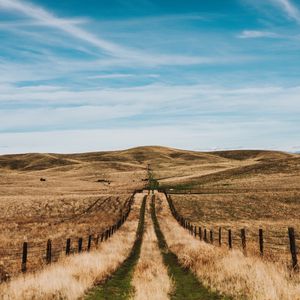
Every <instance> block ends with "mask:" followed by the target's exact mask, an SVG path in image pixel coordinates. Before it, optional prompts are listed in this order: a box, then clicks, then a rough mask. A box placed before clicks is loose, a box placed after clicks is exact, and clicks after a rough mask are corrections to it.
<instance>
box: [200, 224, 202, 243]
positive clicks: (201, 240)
mask: <svg viewBox="0 0 300 300" xmlns="http://www.w3.org/2000/svg"><path fill="white" fill-rule="evenodd" d="M199 239H200V241H202V228H201V227H199Z"/></svg>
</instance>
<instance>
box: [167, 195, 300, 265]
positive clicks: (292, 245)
mask: <svg viewBox="0 0 300 300" xmlns="http://www.w3.org/2000/svg"><path fill="white" fill-rule="evenodd" d="M164 194H165V196H166V199H167V201H168V204H169V207H170V210H171V213H172V215H173V217H174V218H175V219H176V220H177V222H178V223H179V224H180V225H181V226H182V227H183V228H185V229H186V230H188V231H189V233H190V234H191V235H193V236H195V237H198V238H199V239H200V240H203V241H204V242H207V243H211V244H217V245H218V246H222V243H223V241H224V237H223V232H224V229H223V228H222V227H219V228H218V230H217V234H216V235H215V232H214V231H213V230H212V229H207V228H206V227H203V226H202V227H201V226H194V225H192V224H191V223H190V222H189V221H188V220H187V219H185V218H184V217H183V216H182V215H180V214H179V213H178V211H177V210H176V208H175V206H174V204H173V201H172V198H171V196H170V195H168V194H167V193H166V192H164ZM226 232H227V234H226V238H227V241H226V244H227V246H228V248H229V249H230V250H231V249H232V248H233V242H234V239H233V232H232V229H231V228H227V229H226ZM287 237H288V245H287V246H288V248H289V252H290V259H291V263H290V267H291V269H292V270H293V271H299V264H298V258H297V245H296V233H295V229H294V228H293V227H288V230H287ZM215 238H216V239H215ZM239 242H240V246H241V248H242V251H243V252H244V254H245V255H247V235H246V229H245V228H242V229H240V232H239ZM257 247H258V250H259V254H260V256H261V257H263V256H264V255H265V239H264V231H263V229H262V228H259V229H258V232H257Z"/></svg>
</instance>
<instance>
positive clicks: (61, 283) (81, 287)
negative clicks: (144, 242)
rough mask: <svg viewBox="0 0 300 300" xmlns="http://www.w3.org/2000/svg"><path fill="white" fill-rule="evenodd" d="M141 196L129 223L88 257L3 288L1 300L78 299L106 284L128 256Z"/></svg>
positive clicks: (68, 260)
mask: <svg viewBox="0 0 300 300" xmlns="http://www.w3.org/2000/svg"><path fill="white" fill-rule="evenodd" d="M142 197H143V194H137V196H136V197H135V203H134V205H133V208H132V211H131V213H130V215H129V218H128V220H127V221H126V222H125V223H124V225H123V226H122V227H121V228H120V229H119V230H118V231H117V233H116V234H115V235H113V237H111V238H110V239H109V240H107V241H106V242H103V243H101V244H100V245H99V248H98V249H97V250H95V251H92V252H90V253H83V254H77V255H73V256H70V257H67V258H64V259H62V260H60V261H59V262H57V263H56V264H54V265H51V266H48V267H46V268H44V269H43V270H42V271H39V272H36V273H34V274H28V275H25V276H19V277H18V278H16V279H14V280H12V281H11V282H9V283H5V284H2V286H1V291H0V298H1V299H3V300H20V299H22V300H32V299H45V300H47V299H49V300H50V299H51V300H53V299H57V300H62V299H67V300H73V299H79V298H81V297H82V296H83V295H84V294H85V293H86V292H87V290H88V289H90V288H91V287H92V286H93V285H94V284H95V283H97V282H101V281H103V280H105V279H106V278H107V277H108V276H109V275H110V274H112V273H113V272H114V271H115V270H116V269H117V268H118V267H119V266H120V264H121V263H122V262H123V261H124V260H125V259H126V257H127V256H128V255H129V253H130V251H131V248H132V245H133V242H134V240H135V234H136V229H137V224H138V215H139V209H140V205H141V199H142Z"/></svg>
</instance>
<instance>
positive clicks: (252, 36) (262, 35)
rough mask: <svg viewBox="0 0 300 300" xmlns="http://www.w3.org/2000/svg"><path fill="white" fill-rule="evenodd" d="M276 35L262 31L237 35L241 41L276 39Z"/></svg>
mask: <svg viewBox="0 0 300 300" xmlns="http://www.w3.org/2000/svg"><path fill="white" fill-rule="evenodd" d="M276 37H278V35H277V34H276V33H274V32H271V31H263V30H244V31H242V32H241V34H239V35H238V38H241V39H256V38H276Z"/></svg>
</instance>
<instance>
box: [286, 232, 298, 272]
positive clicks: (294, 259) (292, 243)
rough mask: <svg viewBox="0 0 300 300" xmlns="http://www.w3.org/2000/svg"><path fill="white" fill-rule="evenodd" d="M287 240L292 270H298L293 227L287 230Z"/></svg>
mask: <svg viewBox="0 0 300 300" xmlns="http://www.w3.org/2000/svg"><path fill="white" fill-rule="evenodd" d="M288 233H289V240H290V251H291V256H292V267H293V269H294V270H296V269H298V261H297V248H296V239H295V230H294V228H293V227H289V228H288Z"/></svg>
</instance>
